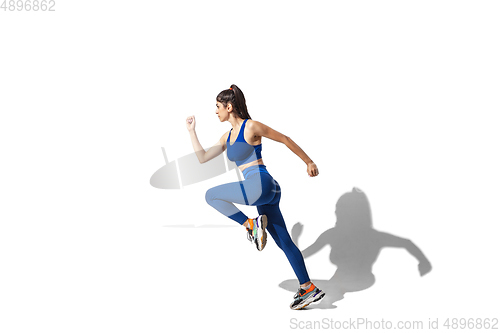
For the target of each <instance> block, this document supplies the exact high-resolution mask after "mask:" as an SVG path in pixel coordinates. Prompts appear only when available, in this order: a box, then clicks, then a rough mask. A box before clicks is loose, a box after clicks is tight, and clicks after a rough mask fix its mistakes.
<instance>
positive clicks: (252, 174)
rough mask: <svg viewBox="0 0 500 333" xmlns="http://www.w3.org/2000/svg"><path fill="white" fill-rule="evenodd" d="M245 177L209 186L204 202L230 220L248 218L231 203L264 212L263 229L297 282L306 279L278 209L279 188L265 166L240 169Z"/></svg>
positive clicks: (305, 271) (243, 221)
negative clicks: (283, 254)
mask: <svg viewBox="0 0 500 333" xmlns="http://www.w3.org/2000/svg"><path fill="white" fill-rule="evenodd" d="M243 176H244V177H245V180H243V181H240V182H233V183H229V184H223V185H219V186H215V187H212V188H211V189H209V190H208V191H207V193H206V195H205V199H206V200H207V202H208V204H209V205H210V206H212V207H214V208H215V209H217V210H218V211H219V212H221V213H222V214H224V215H226V216H227V217H229V218H230V219H232V220H234V221H236V222H238V223H239V224H242V225H243V223H245V222H246V220H247V219H248V217H247V216H246V215H245V214H243V212H242V211H240V210H239V209H238V208H236V206H235V205H234V204H233V203H237V204H241V205H248V206H257V210H258V212H259V215H267V231H268V232H269V234H270V235H271V236H272V237H273V239H274V241H275V242H276V244H277V245H278V247H279V248H280V249H282V250H283V252H285V255H286V257H287V258H288V261H289V262H290V265H292V268H293V271H294V272H295V275H296V276H297V278H298V280H299V283H300V284H304V283H306V282H308V281H309V276H308V274H307V270H306V265H305V263H304V257H303V256H302V253H301V252H300V250H299V249H298V248H297V246H296V245H295V243H294V242H293V241H292V238H291V237H290V234H289V233H288V230H287V229H286V225H285V220H284V219H283V215H281V211H280V208H279V202H280V198H281V188H280V186H279V184H278V182H277V181H276V180H274V179H273V177H272V176H271V174H270V173H269V172H268V171H267V169H266V167H265V165H253V166H251V167H247V168H246V169H245V170H243Z"/></svg>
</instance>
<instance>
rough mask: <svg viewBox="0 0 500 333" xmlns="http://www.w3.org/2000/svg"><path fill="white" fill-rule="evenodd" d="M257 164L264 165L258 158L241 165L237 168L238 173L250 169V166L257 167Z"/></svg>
mask: <svg viewBox="0 0 500 333" xmlns="http://www.w3.org/2000/svg"><path fill="white" fill-rule="evenodd" d="M258 164H261V165H264V162H263V161H262V158H259V159H258V160H256V161H252V162H249V163H247V164H242V165H240V166H239V167H238V168H240V171H241V172H243V170H245V169H246V168H248V167H251V166H252V165H258Z"/></svg>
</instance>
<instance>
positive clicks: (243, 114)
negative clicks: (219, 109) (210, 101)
mask: <svg viewBox="0 0 500 333" xmlns="http://www.w3.org/2000/svg"><path fill="white" fill-rule="evenodd" d="M217 102H220V103H222V105H224V107H226V106H227V104H228V103H231V105H232V106H233V110H234V111H235V112H236V115H237V116H238V117H240V118H241V119H252V118H250V115H249V114H248V110H247V103H246V101H245V95H243V92H242V91H241V90H240V88H238V86H236V85H235V84H232V85H231V88H230V89H226V90H222V91H221V92H220V93H219V95H217Z"/></svg>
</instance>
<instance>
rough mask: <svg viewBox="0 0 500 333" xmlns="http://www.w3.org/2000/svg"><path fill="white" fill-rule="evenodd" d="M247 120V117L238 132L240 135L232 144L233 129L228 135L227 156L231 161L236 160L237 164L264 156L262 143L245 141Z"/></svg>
mask: <svg viewBox="0 0 500 333" xmlns="http://www.w3.org/2000/svg"><path fill="white" fill-rule="evenodd" d="M247 120H248V119H245V120H244V121H243V124H242V125H241V128H240V132H239V133H238V137H237V138H236V141H235V142H234V143H233V144H231V139H230V138H231V131H232V129H231V131H229V134H228V136H227V144H226V146H227V158H228V159H229V160H230V161H233V162H235V163H236V165H237V166H240V165H242V164H246V163H250V162H252V161H256V160H258V159H260V158H262V156H261V153H260V152H261V151H262V143H260V144H258V145H255V146H253V145H251V144H248V143H247V142H246V141H245V137H244V133H245V124H246V122H247Z"/></svg>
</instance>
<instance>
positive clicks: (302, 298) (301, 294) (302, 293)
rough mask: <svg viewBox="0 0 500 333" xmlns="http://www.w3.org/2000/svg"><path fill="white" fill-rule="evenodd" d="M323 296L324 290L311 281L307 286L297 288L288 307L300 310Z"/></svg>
mask: <svg viewBox="0 0 500 333" xmlns="http://www.w3.org/2000/svg"><path fill="white" fill-rule="evenodd" d="M324 296H325V292H324V291H322V290H320V289H319V288H318V287H316V286H315V285H314V283H312V282H311V284H310V285H309V286H308V287H307V288H305V289H304V288H299V291H297V293H296V294H295V296H293V298H294V301H293V302H292V304H290V309H292V310H300V309H303V308H305V307H306V306H308V305H309V304H311V303H313V302H318V301H320V300H321V299H322V298H323V297H324Z"/></svg>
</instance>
